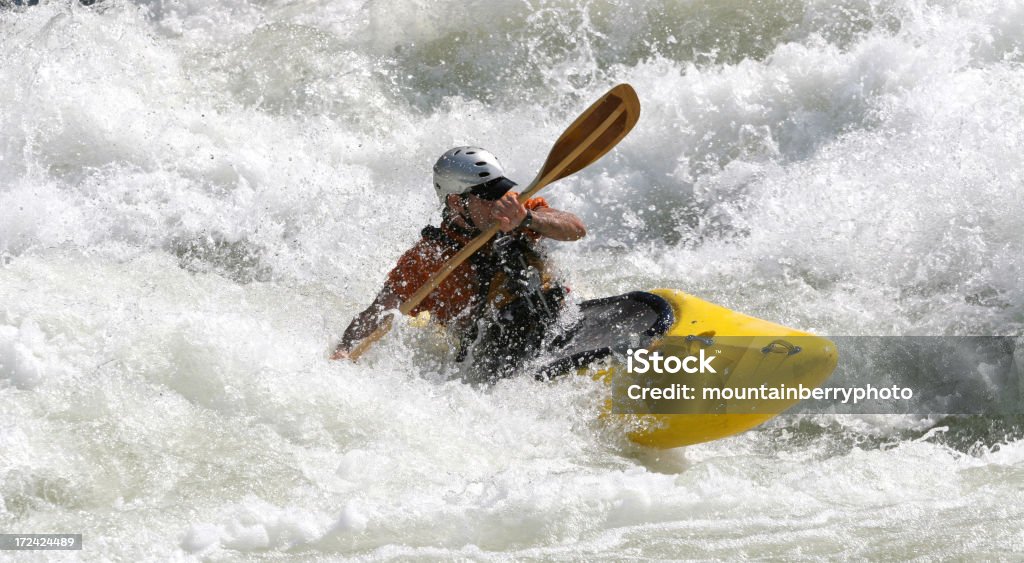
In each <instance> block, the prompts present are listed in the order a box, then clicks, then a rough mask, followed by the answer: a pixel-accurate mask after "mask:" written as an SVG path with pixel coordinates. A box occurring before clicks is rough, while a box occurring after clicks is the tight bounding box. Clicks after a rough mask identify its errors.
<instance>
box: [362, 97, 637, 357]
mask: <svg viewBox="0 0 1024 563" xmlns="http://www.w3.org/2000/svg"><path fill="white" fill-rule="evenodd" d="M639 118H640V100H639V99H638V98H637V96H636V91H634V90H633V87H632V86H630V85H629V84H619V85H618V86H616V87H614V88H612V89H611V90H609V91H608V93H607V94H605V95H604V96H601V98H600V99H599V100H597V101H596V102H594V103H593V104H591V106H590V107H589V108H587V109H586V111H584V112H583V113H582V114H580V116H579V117H577V118H576V121H573V122H572V125H570V126H569V127H568V128H567V129H566V130H565V132H564V133H562V136H561V137H559V138H558V140H557V141H555V146H554V147H552V148H551V151H550V152H549V153H548V158H547V160H546V161H544V166H543V167H542V168H541V170H540V172H538V173H537V176H536V177H535V178H534V179H533V182H530V185H529V186H527V188H526V189H525V190H523V192H522V193H520V194H519V201H520V202H525V201H526V200H527V199H530V198H531V197H533V195H534V194H536V193H537V192H539V191H540V190H541V189H542V188H544V187H545V186H547V185H548V184H551V183H552V182H556V181H558V180H561V179H562V178H565V177H566V176H570V175H572V174H575V173H576V172H579V171H580V170H583V169H584V168H586V167H587V166H590V165H591V164H593V163H594V162H596V161H597V159H599V158H601V157H602V156H604V155H605V153H607V152H608V151H610V150H612V148H613V147H615V145H617V144H618V143H619V141H621V140H622V138H623V137H625V136H626V134H627V133H629V132H630V130H632V129H633V126H634V125H636V122H637V120H638V119H639ZM498 230H499V225H498V224H497V223H495V224H493V225H491V226H490V227H489V228H488V229H487V230H485V231H484V232H483V233H481V234H480V235H478V236H477V237H476V238H475V239H473V240H472V241H470V243H469V244H467V245H466V246H465V247H464V248H463V249H462V250H460V251H459V253H458V254H456V255H455V256H452V257H451V258H450V259H449V260H448V261H447V262H446V263H445V265H444V266H443V267H441V269H440V270H438V271H437V272H436V273H435V274H434V275H433V276H431V277H430V279H428V280H427V281H426V283H424V284H423V286H422V287H420V288H419V290H418V291H416V293H414V294H413V295H412V297H410V298H409V299H407V300H406V301H405V302H404V303H402V306H401V307H399V308H398V309H399V310H400V311H401V312H402V313H403V314H405V315H408V314H409V313H410V312H411V311H412V310H413V309H415V308H416V306H417V305H419V304H420V302H422V301H423V300H424V299H426V297H427V295H430V292H431V291H434V290H435V289H437V286H439V285H441V283H442V282H443V281H444V280H445V278H447V277H448V275H449V274H451V273H452V272H454V271H455V269H456V268H458V267H459V266H460V265H461V264H462V263H463V262H465V261H466V259H468V258H469V257H470V256H472V255H473V253H475V252H476V251H477V250H480V248H481V247H483V246H484V245H485V244H487V241H489V240H491V237H493V236H494V235H495V234H497V233H498ZM389 321H390V319H389ZM390 328H391V323H390V322H386V323H384V324H382V325H381V327H380V328H379V329H378V330H376V331H375V332H374V333H373V334H371V335H370V336H368V337H366V338H365V339H364V340H363V341H362V342H360V343H359V345H357V346H356V347H355V348H353V349H352V350H351V351H350V352H349V358H350V359H353V360H355V359H356V358H358V357H359V356H360V355H362V354H363V352H365V351H366V349H367V348H369V347H370V345H371V344H373V343H374V342H375V341H377V340H378V339H379V338H381V337H382V336H384V335H385V334H387V332H388V330H389V329H390Z"/></svg>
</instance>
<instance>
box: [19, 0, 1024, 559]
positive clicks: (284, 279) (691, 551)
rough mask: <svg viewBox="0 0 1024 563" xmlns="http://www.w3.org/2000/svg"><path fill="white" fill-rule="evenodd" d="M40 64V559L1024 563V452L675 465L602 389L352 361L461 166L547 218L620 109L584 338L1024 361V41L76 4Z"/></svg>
mask: <svg viewBox="0 0 1024 563" xmlns="http://www.w3.org/2000/svg"><path fill="white" fill-rule="evenodd" d="M0 53H3V56H2V57H0V85H2V91H3V96H2V97H0V533H12V532H18V533H51V532H66V533H82V534H83V535H84V544H85V549H84V550H83V551H81V552H70V555H71V556H72V557H76V556H77V557H80V558H81V559H84V560H96V561H101V560H126V561H145V560H152V561H167V560H191V559H196V558H200V559H209V560H216V561H220V560H242V559H248V558H251V557H256V556H259V557H266V558H276V557H278V556H283V557H295V558H296V559H299V558H302V559H308V558H317V557H320V558H325V559H337V558H348V557H360V558H369V559H377V560H384V559H393V558H402V559H404V558H422V559H435V558H446V559H453V558H472V559H493V560H506V559H509V560H510V559H516V560H521V559H561V560H576V559H581V558H583V559H602V558H606V559H609V560H620V559H624V558H627V559H628V558H655V559H664V558H683V559H708V558H722V559H730V560H735V559H741V558H826V557H828V558H835V557H844V558H856V559H880V558H882V559H907V558H913V557H923V558H928V559H931V558H940V557H941V558H975V557H980V558H1001V559H1006V558H1020V557H1024V532H1022V529H1021V524H1020V522H1022V521H1024V486H1022V484H1024V440H1022V437H1024V424H1022V421H1021V420H1020V419H1019V418H998V419H997V418H988V417H968V418H953V419H943V418H941V417H938V416H934V415H932V416H929V415H927V414H924V413H923V414H922V415H920V416H899V417H897V416H855V415H848V416H836V417H829V416H823V415H821V416H802V417H795V416H791V417H782V418H779V419H776V420H775V421H772V422H771V423H769V424H767V425H765V426H764V427H761V428H759V429H756V430H754V431H751V432H748V433H746V434H743V435H740V436H737V437H733V438H730V439H725V440H721V441H718V442H713V443H709V444H703V445H699V446H693V447H689V448H685V449H681V450H673V451H666V452H652V451H646V450H643V449H642V448H638V447H636V446H631V445H630V444H628V443H626V442H625V441H624V440H623V439H622V429H621V428H616V427H615V425H614V424H607V423H604V422H601V421H599V420H597V419H596V417H595V413H596V412H597V405H599V404H600V400H601V395H600V388H599V387H598V386H597V385H596V384H594V383H593V382H591V381H589V380H587V379H586V378H570V379H567V380H563V381H559V382H556V383H551V384H541V383H537V382H534V381H529V380H526V379H522V378H521V379H513V380H509V381H505V382H502V383H500V384H499V385H496V386H495V387H494V388H490V389H480V388H477V387H474V386H470V385H466V384H464V383H461V382H460V380H459V378H458V377H457V374H456V369H455V368H454V367H452V365H451V362H450V360H451V354H450V352H449V351H448V350H447V348H446V343H445V342H444V340H443V339H441V338H440V337H439V336H438V335H436V334H434V333H432V332H431V331H424V330H420V329H417V328H415V327H410V326H406V325H401V326H399V327H397V329H396V330H395V331H394V332H393V333H392V334H391V335H390V336H389V337H388V338H387V339H385V340H384V341H382V342H381V343H379V344H378V345H377V346H376V347H375V348H374V349H373V350H372V351H371V353H369V354H368V355H367V357H366V358H365V361H364V362H363V363H361V364H359V365H352V364H349V363H338V362H329V361H328V360H327V359H326V356H327V352H328V350H329V349H330V348H331V347H332V346H333V344H334V343H335V342H337V339H338V338H339V336H340V333H341V331H342V330H343V329H344V327H345V325H346V324H347V322H348V321H349V319H351V317H352V316H353V315H354V314H355V313H357V312H358V311H359V310H361V309H362V308H363V307H365V306H366V305H367V304H368V303H369V302H370V300H372V298H373V295H374V294H375V293H376V291H377V289H378V288H379V287H380V284H381V283H382V281H383V279H384V276H385V274H386V272H387V271H388V270H389V269H390V268H391V267H392V265H393V264H394V262H395V260H396V259H397V257H398V256H399V255H400V253H401V252H402V251H403V250H404V249H405V248H407V247H408V246H409V245H410V244H412V242H413V241H415V240H416V238H417V236H418V232H419V230H420V229H421V228H422V227H423V226H424V225H426V224H427V223H428V222H431V221H433V222H435V223H436V221H437V219H438V217H439V210H438V206H437V202H436V198H435V196H434V194H433V191H432V190H431V188H430V176H429V174H430V166H431V165H432V163H433V162H434V160H435V159H436V158H437V157H438V155H440V154H441V153H442V152H443V151H444V150H446V149H447V148H450V147H451V146H455V145H460V144H475V145H482V146H485V147H486V148H488V149H489V150H491V151H492V152H494V153H495V154H496V155H497V156H498V157H499V158H500V159H501V160H502V162H503V163H505V164H506V167H507V168H508V170H509V175H510V176H511V177H512V178H513V179H516V180H518V181H520V182H521V183H523V182H527V181H529V179H530V178H531V177H532V175H533V174H534V173H535V172H536V170H537V169H538V167H539V166H540V165H541V163H542V162H543V159H544V157H545V156H546V153H547V150H548V149H549V148H550V145H551V143H552V142H553V140H554V139H555V138H556V137H557V136H558V135H559V133H560V132H561V131H562V130H563V129H564V127H565V126H566V125H567V124H568V123H569V122H570V121H571V120H572V119H573V118H574V117H575V116H576V115H577V114H578V113H579V112H580V111H581V110H582V109H583V108H585V107H586V106H587V104H589V103H590V102H591V101H593V100H594V99H596V97H597V96H599V95H600V94H601V93H603V92H604V91H605V90H606V89H607V88H608V87H609V86H611V85H613V84H616V83H619V82H628V83H630V84H632V85H633V86H634V87H635V88H636V90H637V92H638V94H639V96H640V100H641V103H642V104H643V115H642V117H641V120H640V122H639V123H638V125H637V127H636V129H635V130H634V132H633V133H632V134H631V135H630V136H629V137H628V138H627V139H626V140H625V141H624V142H623V143H622V144H621V145H620V146H619V147H618V148H616V149H615V150H614V151H613V152H612V153H610V154H609V156H608V157H606V158H605V159H603V160H601V161H600V162H599V163H597V164H596V165H594V166H592V167H590V168H588V169H586V170H585V171H583V172H581V173H579V174H577V175H575V176H574V177H572V178H570V179H568V180H565V181H562V182H560V183H558V184H556V185H554V186H552V187H550V188H549V189H547V190H546V191H545V193H544V195H545V196H546V197H547V198H548V199H549V201H551V203H552V204H553V205H555V206H557V207H561V208H564V209H567V210H570V211H573V212H575V213H577V214H578V215H580V216H581V217H582V218H583V219H584V220H585V222H586V223H587V225H588V227H589V232H590V235H589V236H588V238H587V239H586V240H585V241H583V242H580V243H565V244H559V245H552V246H551V247H550V249H551V251H552V253H553V256H554V260H555V261H556V262H557V264H558V268H559V269H560V271H561V272H562V273H563V274H564V276H565V278H566V279H567V281H568V283H569V285H570V286H571V287H572V288H573V292H574V294H575V295H576V296H578V297H579V298H595V297H603V296H608V295H613V294H618V293H622V292H625V291H631V290H638V289H649V288H655V287H671V288H677V289H682V290H684V291H687V292H689V293H693V294H695V295H698V296H700V297H702V298H704V299H707V300H709V301H713V302H716V303H719V304H722V305H724V306H727V307H730V308H733V309H736V310H739V311H741V312H744V313H746V314H750V315H754V316H757V317H761V318H765V319H768V320H771V321H774V322H778V323H781V324H785V325H788V326H793V327H795V328H799V329H802V330H807V331H812V332H815V333H819V334H824V335H922V334H923V335H1008V336H1022V335H1024V283H1022V280H1024V237H1022V233H1024V95H1022V94H1024V4H1022V3H1021V2H1020V1H1019V0H989V1H981V0H967V1H963V2H955V1H952V0H933V1H924V0H894V1H889V0H839V1H836V2H831V1H825V0H764V1H761V2H745V1H728V2H718V1H711V0H706V1H705V0H689V1H684V0H679V1H671V0H640V1H629V0H604V1H600V2H583V1H579V0H510V1H508V2H501V3H491V2H484V1H469V2H466V1H460V2H453V1H450V0H439V1H436V2H426V1H422V0H391V1H388V2H384V1H377V0H370V1H362V0H359V1H352V0H331V1H327V0H307V1H302V2H299V1H294V0H293V1H288V0H265V1H250V2H245V1H241V0H224V1H218V2H200V1H196V0H155V1H151V2H150V1H142V0H136V1H129V0H105V1H102V2H99V3H97V4H94V5H92V6H88V7H87V6H82V5H80V4H79V3H77V2H69V1H57V0H52V1H46V0H43V1H42V2H40V4H39V5H36V6H31V7H29V6H20V7H10V6H9V7H7V8H2V7H0ZM610 265H613V266H610ZM1018 342H1019V340H1018ZM984 371H985V366H984V365H982V364H979V365H976V366H969V369H963V370H953V371H951V372H950V373H949V377H951V378H955V379H957V380H962V381H964V382H971V381H974V380H975V379H979V378H983V377H984ZM881 375H882V376H884V375H885V374H881ZM992 392H993V393H998V394H1004V395H1005V394H1014V393H1016V394H1017V396H1018V397H1019V395H1020V393H1021V389H1020V388H1013V387H1004V388H1000V387H997V388H994V389H993V390H992ZM1020 405H1021V406H1022V407H1024V401H1021V402H1020ZM1021 412H1024V411H1021ZM65 553H67V552H65ZM14 554H15V552H5V553H2V554H0V558H2V557H11V556H12V555H14ZM36 555H37V556H38V557H40V558H44V557H45V556H46V554H44V553H42V552H39V553H37V554H36Z"/></svg>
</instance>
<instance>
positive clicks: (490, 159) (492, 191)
mask: <svg viewBox="0 0 1024 563" xmlns="http://www.w3.org/2000/svg"><path fill="white" fill-rule="evenodd" d="M514 185H516V184H515V182H512V181H511V180H509V179H508V178H505V169H504V168H502V167H501V163H500V162H498V159H497V158H495V156H494V155H493V154H491V153H489V152H487V151H485V150H484V149H481V148H479V147H455V148H454V149H451V150H449V151H448V152H446V153H444V154H442V155H441V158H439V159H437V163H436V164H434V190H436V191H437V197H438V199H440V200H441V203H444V201H445V198H447V197H448V195H449V194H464V193H467V192H473V193H475V194H477V195H479V196H480V197H483V198H484V199H498V198H499V197H501V196H502V195H503V194H504V193H505V192H507V191H508V190H509V188H511V187H512V186H514ZM474 188H477V189H475V190H474ZM484 188H486V189H484Z"/></svg>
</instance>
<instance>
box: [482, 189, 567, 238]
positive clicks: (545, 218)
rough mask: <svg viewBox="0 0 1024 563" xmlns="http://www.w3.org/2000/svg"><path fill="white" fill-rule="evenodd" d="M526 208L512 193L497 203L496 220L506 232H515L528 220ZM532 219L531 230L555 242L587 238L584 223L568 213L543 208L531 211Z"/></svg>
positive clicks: (495, 207)
mask: <svg viewBox="0 0 1024 563" xmlns="http://www.w3.org/2000/svg"><path fill="white" fill-rule="evenodd" d="M526 213H527V209H526V206H525V205H523V204H522V203H520V202H519V199H518V198H517V197H516V196H515V195H513V194H512V193H507V194H505V195H504V196H503V197H502V198H501V199H499V200H498V201H496V202H495V205H494V212H493V214H494V219H495V220H497V221H498V223H499V225H500V228H501V230H502V231H504V232H506V233H507V232H510V231H514V230H515V229H517V228H519V226H520V225H521V224H522V222H523V220H524V219H526ZM530 215H531V216H532V219H531V221H530V225H529V227H528V228H529V229H530V230H531V231H534V232H536V233H540V234H541V235H543V236H546V237H548V238H550V239H554V240H565V241H570V240H580V239H581V238H583V237H585V236H587V228H586V227H585V226H584V225H583V221H582V220H581V219H580V218H579V217H577V216H576V215H574V214H572V213H569V212H568V211H559V210H558V209H552V208H550V207H541V208H539V209H534V210H532V211H530Z"/></svg>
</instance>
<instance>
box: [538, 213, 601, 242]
mask: <svg viewBox="0 0 1024 563" xmlns="http://www.w3.org/2000/svg"><path fill="white" fill-rule="evenodd" d="M530 214H531V215H532V216H533V219H532V220H531V221H530V226H529V229H530V230H531V231H534V232H537V233H540V234H542V235H544V236H546V237H548V238H550V239H554V240H565V241H570V240H580V239H581V238H583V237H585V236H587V227H586V226H584V225H583V221H582V220H581V219H580V218H579V217H577V216H576V215H574V214H572V213H569V212H568V211H559V210H558V209H552V208H550V207H542V208H540V209H534V210H532V211H530Z"/></svg>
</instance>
